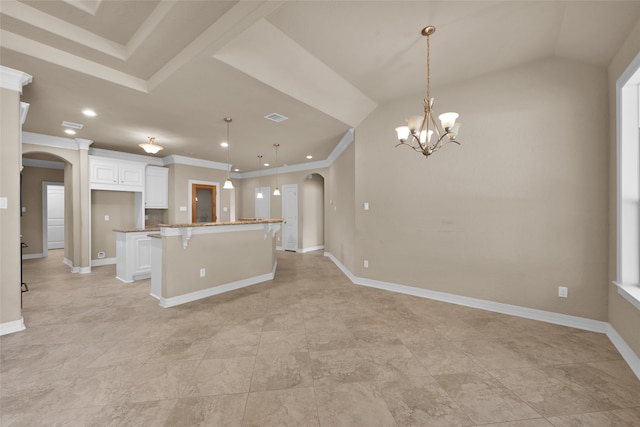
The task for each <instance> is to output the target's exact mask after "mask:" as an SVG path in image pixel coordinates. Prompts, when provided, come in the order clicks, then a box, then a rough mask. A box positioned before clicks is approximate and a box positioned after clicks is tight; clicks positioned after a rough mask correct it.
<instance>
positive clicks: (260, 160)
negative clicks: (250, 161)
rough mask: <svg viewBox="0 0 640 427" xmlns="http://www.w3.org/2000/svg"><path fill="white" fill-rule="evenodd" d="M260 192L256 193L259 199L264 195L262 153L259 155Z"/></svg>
mask: <svg viewBox="0 0 640 427" xmlns="http://www.w3.org/2000/svg"><path fill="white" fill-rule="evenodd" d="M258 167H259V169H258V194H256V198H257V199H262V198H263V197H264V196H263V195H262V154H259V155H258Z"/></svg>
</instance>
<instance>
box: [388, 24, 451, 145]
mask: <svg viewBox="0 0 640 427" xmlns="http://www.w3.org/2000/svg"><path fill="white" fill-rule="evenodd" d="M435 32H436V27H434V26H431V25H430V26H428V27H425V28H423V29H422V35H423V36H425V37H426V38H427V96H426V98H425V99H424V114H423V115H422V116H419V115H416V116H409V117H407V119H406V121H407V126H399V127H397V128H396V132H397V133H398V140H400V142H399V143H398V144H396V147H397V146H399V145H407V146H409V147H411V148H413V149H414V150H415V151H418V152H420V153H422V154H423V155H424V156H425V157H429V156H430V155H432V154H433V153H435V152H436V151H438V150H439V149H440V148H442V146H444V145H445V144H446V143H448V142H455V143H456V144H458V145H460V143H459V142H458V141H456V137H457V136H458V131H459V129H460V123H456V119H457V118H458V113H444V114H440V116H438V118H439V119H440V122H441V124H442V129H440V128H439V127H438V124H437V123H436V120H435V118H434V114H435V112H434V111H433V102H434V98H432V97H431V59H430V53H431V52H430V50H431V44H430V42H429V37H430V36H431V35H432V34H433V33H435ZM434 131H435V133H436V135H437V138H438V139H437V140H436V141H435V142H434V143H431V136H432V135H433V133H434Z"/></svg>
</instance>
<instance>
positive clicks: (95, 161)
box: [89, 156, 145, 192]
mask: <svg viewBox="0 0 640 427" xmlns="http://www.w3.org/2000/svg"><path fill="white" fill-rule="evenodd" d="M144 178H145V164H144V163H138V162H131V161H126V160H117V159H110V158H106V157H97V156H89V184H90V186H91V189H92V190H112V191H136V192H143V191H144Z"/></svg>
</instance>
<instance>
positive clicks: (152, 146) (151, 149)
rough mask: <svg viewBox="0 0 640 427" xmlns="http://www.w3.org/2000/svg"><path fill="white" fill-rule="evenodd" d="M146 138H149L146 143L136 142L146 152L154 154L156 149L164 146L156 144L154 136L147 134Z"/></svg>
mask: <svg viewBox="0 0 640 427" xmlns="http://www.w3.org/2000/svg"><path fill="white" fill-rule="evenodd" d="M147 138H149V142H147V143H146V144H138V146H139V147H140V148H142V149H143V150H144V151H146V152H147V153H149V154H156V153H157V152H158V151H160V150H163V149H164V147H161V146H160V145H158V144H156V137H155V136H148V137H147Z"/></svg>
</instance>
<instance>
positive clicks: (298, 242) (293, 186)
mask: <svg viewBox="0 0 640 427" xmlns="http://www.w3.org/2000/svg"><path fill="white" fill-rule="evenodd" d="M288 187H290V188H295V190H296V222H297V224H296V247H295V249H294V250H293V251H294V252H298V246H299V245H300V232H299V231H300V215H298V214H299V213H300V197H299V195H300V193H299V192H298V184H284V185H283V186H282V190H281V191H282V192H281V194H282V219H283V220H284V219H285V215H284V206H285V197H286V196H285V195H286V191H285V190H286V189H287V188H288ZM285 228H286V227H285V224H284V223H283V224H282V249H283V250H287V249H286V248H285V242H286V240H285V239H286V236H285Z"/></svg>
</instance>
